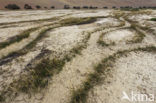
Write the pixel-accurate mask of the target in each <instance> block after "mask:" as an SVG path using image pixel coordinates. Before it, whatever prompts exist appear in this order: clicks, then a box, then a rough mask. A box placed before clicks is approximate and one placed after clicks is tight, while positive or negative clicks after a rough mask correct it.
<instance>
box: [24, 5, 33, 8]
mask: <svg viewBox="0 0 156 103" xmlns="http://www.w3.org/2000/svg"><path fill="white" fill-rule="evenodd" d="M24 9H32V7H31V6H30V5H28V4H25V5H24Z"/></svg>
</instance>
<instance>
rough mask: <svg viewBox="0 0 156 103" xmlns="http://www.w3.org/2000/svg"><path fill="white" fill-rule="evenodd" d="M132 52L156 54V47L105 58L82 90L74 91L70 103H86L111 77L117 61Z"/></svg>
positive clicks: (120, 52)
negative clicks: (91, 93) (100, 85)
mask: <svg viewBox="0 0 156 103" xmlns="http://www.w3.org/2000/svg"><path fill="white" fill-rule="evenodd" d="M132 51H145V52H155V53H156V47H155V46H150V47H144V48H136V49H132V50H124V51H118V52H117V53H115V54H113V55H111V56H109V57H107V58H104V59H103V60H102V62H101V63H99V64H98V65H97V66H95V68H94V71H95V72H94V73H91V74H90V75H89V76H88V79H87V80H86V81H85V82H84V83H83V86H82V88H79V89H77V90H76V91H73V94H72V98H71V101H70V103H86V101H87V98H88V93H89V91H90V90H91V89H93V87H95V86H96V85H98V84H100V83H102V82H103V81H105V79H106V78H107V76H109V75H110V73H111V68H112V67H113V64H114V63H115V61H116V59H118V58H120V57H121V56H126V55H127V53H129V52H132Z"/></svg>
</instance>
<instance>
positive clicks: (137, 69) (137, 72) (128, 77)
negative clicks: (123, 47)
mask: <svg viewBox="0 0 156 103" xmlns="http://www.w3.org/2000/svg"><path fill="white" fill-rule="evenodd" d="M155 61H156V55H155V54H152V53H146V52H130V53H128V55H127V57H121V58H119V59H118V60H117V62H116V63H115V64H114V65H113V66H114V67H113V68H112V69H111V72H112V73H111V74H112V75H110V76H109V77H108V78H107V80H106V81H104V83H103V84H102V85H99V86H97V87H95V88H94V89H93V90H92V91H90V93H89V99H88V101H87V103H131V102H134V103H140V102H139V101H138V99H137V101H129V100H126V99H125V100H124V99H123V100H122V99H121V98H122V97H123V92H126V93H127V94H128V95H129V97H130V99H131V92H134V93H135V94H139V93H141V94H153V95H156V88H155V87H156V82H155V81H156V79H155V78H156V77H155V73H156V68H155V66H156V64H155ZM137 98H138V97H137ZM149 98H151V97H149ZM144 100H145V99H144ZM143 103H147V101H144V102H143ZM150 103H155V101H153V102H150Z"/></svg>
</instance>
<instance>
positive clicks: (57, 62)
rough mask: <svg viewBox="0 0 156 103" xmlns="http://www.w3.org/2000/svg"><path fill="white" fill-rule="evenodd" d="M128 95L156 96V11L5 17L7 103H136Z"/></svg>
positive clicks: (2, 52)
mask: <svg viewBox="0 0 156 103" xmlns="http://www.w3.org/2000/svg"><path fill="white" fill-rule="evenodd" d="M123 91H125V92H126V93H128V94H130V93H131V91H134V92H135V93H142V94H147V95H148V99H150V98H152V97H150V96H149V94H154V95H155V96H156V10H137V11H122V10H109V9H108V10H102V9H101V10H100V9H99V10H98V9H97V10H30V11H29V10H28V11H24V10H23V11H0V103H131V101H128V100H122V99H121V98H122V96H123ZM155 101H156V100H155ZM155 101H151V102H150V103H155ZM135 103H140V102H139V101H135ZM144 103H147V101H145V102H144Z"/></svg>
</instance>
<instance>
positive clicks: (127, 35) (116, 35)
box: [103, 29, 135, 43]
mask: <svg viewBox="0 0 156 103" xmlns="http://www.w3.org/2000/svg"><path fill="white" fill-rule="evenodd" d="M134 36H135V32H133V31H130V30H128V29H119V30H115V31H112V32H109V33H107V34H106V35H104V37H103V40H104V41H105V42H107V43H112V42H114V43H118V42H121V41H124V42H126V41H127V40H130V39H132V37H134Z"/></svg>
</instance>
